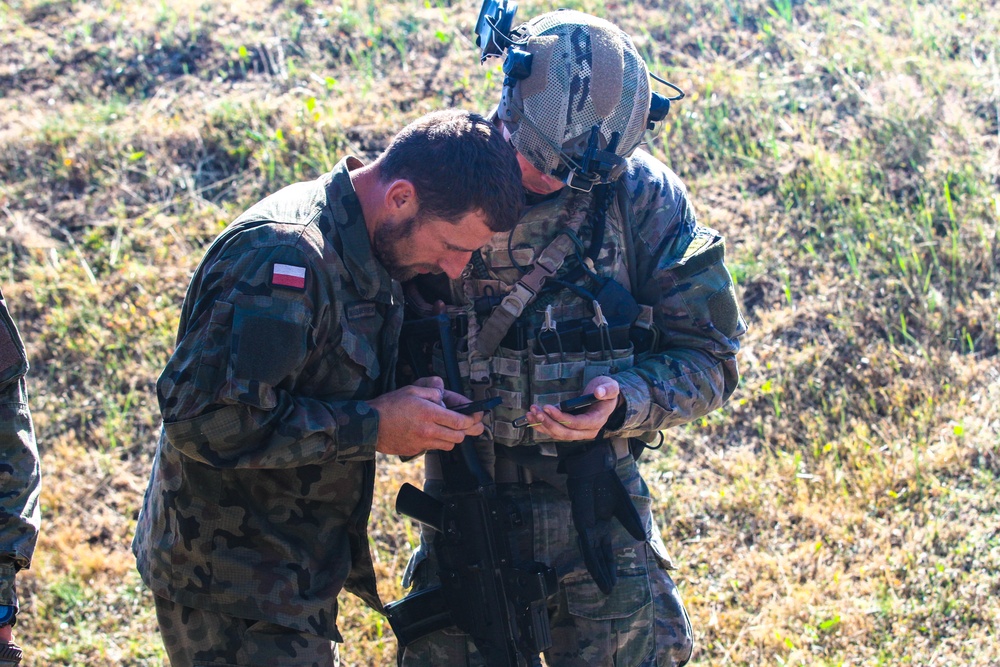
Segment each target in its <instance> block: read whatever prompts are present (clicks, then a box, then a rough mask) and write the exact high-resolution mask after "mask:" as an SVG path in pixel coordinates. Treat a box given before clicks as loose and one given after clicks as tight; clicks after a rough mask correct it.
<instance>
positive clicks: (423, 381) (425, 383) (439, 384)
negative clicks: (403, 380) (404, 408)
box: [413, 375, 452, 393]
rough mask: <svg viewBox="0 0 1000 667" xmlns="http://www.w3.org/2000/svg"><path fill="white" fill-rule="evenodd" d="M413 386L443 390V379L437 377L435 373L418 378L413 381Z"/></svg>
mask: <svg viewBox="0 0 1000 667" xmlns="http://www.w3.org/2000/svg"><path fill="white" fill-rule="evenodd" d="M413 386H415V387H428V388H430V389H438V390H440V391H444V380H442V379H441V378H439V377H438V376H437V375H430V376H428V377H425V378H419V379H418V380H417V381H416V382H414V383H413ZM448 393H452V392H448Z"/></svg>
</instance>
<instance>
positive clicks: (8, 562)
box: [0, 294, 41, 606]
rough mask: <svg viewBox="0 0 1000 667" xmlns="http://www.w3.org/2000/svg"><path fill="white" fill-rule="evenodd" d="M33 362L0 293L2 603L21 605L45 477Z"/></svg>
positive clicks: (0, 566)
mask: <svg viewBox="0 0 1000 667" xmlns="http://www.w3.org/2000/svg"><path fill="white" fill-rule="evenodd" d="M27 372H28V360H27V358H26V357H25V354H24V345H23V344H22V343H21V337H20V336H19V335H18V333H17V328H16V327H15V326H14V321H13V320H12V319H11V318H10V313H9V312H8V311H7V303H6V302H5V301H4V298H3V294H0V605H13V606H17V594H16V589H15V587H14V575H15V574H16V573H17V572H18V571H19V570H21V569H23V568H26V567H28V566H29V565H30V564H31V555H32V553H33V552H34V550H35V542H36V541H37V539H38V524H39V507H38V494H39V491H40V489H41V474H40V471H39V465H38V449H37V448H36V445H35V431H34V427H33V426H32V423H31V413H30V412H29V411H28V397H27V391H26V389H25V382H24V374H25V373H27Z"/></svg>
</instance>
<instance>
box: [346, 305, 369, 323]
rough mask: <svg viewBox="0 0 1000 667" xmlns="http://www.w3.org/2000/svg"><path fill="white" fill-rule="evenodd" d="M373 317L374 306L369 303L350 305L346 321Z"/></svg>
mask: <svg viewBox="0 0 1000 667" xmlns="http://www.w3.org/2000/svg"><path fill="white" fill-rule="evenodd" d="M374 316H375V304H374V303H372V302H370V301H363V302H361V303H352V304H351V305H349V306H348V307H347V319H349V320H350V321H352V322H356V321H357V320H361V319H364V318H366V317H374Z"/></svg>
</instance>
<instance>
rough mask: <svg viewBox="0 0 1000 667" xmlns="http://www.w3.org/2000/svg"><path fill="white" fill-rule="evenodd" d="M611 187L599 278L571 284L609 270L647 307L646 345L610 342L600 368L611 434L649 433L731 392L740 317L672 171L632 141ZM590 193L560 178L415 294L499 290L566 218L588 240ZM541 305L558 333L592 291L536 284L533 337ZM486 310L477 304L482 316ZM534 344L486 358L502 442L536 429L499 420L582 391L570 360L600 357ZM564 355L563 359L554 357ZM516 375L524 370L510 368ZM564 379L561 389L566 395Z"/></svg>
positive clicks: (721, 267) (449, 295)
mask: <svg viewBox="0 0 1000 667" xmlns="http://www.w3.org/2000/svg"><path fill="white" fill-rule="evenodd" d="M613 187H614V195H613V197H612V198H611V201H610V202H609V207H608V211H607V215H606V216H605V231H604V233H603V241H602V243H601V247H600V249H599V252H598V253H597V254H596V258H595V259H594V261H593V272H594V273H595V274H596V275H597V276H598V277H599V278H598V280H596V281H595V280H590V279H589V278H587V277H586V276H584V277H581V278H579V279H577V280H576V284H577V285H578V286H580V287H583V288H585V289H586V290H590V291H591V292H592V293H593V292H596V291H598V290H599V289H600V282H599V281H602V280H603V279H605V278H613V279H614V280H616V281H617V282H618V283H619V284H621V285H622V286H624V287H625V289H627V290H628V291H629V292H630V293H631V294H632V296H633V297H634V298H635V300H636V301H637V302H638V303H639V304H642V305H644V306H646V308H645V313H646V314H647V316H648V317H649V319H650V320H651V325H652V326H651V327H650V329H651V330H654V331H655V332H656V336H655V340H656V342H655V344H654V345H653V348H652V349H650V350H645V351H643V352H642V353H639V351H638V350H636V351H635V354H634V355H633V352H632V350H631V346H630V345H628V344H627V342H626V346H625V349H623V350H622V351H621V353H620V358H619V351H618V350H613V352H614V355H613V356H614V357H615V358H614V360H613V361H612V362H610V363H609V364H607V368H606V370H604V372H601V373H598V374H606V375H610V376H611V377H614V378H615V379H616V380H617V381H618V383H619V385H620V388H621V392H622V395H623V397H624V406H625V407H624V410H619V411H618V412H617V413H616V414H614V415H612V418H611V420H610V421H609V424H608V429H606V434H607V436H608V437H610V438H616V437H621V438H631V437H639V438H642V439H644V440H647V441H650V440H652V439H653V438H654V437H656V436H657V435H658V432H660V431H662V430H664V429H667V428H669V427H671V426H675V425H677V424H683V423H686V422H690V421H692V420H694V419H697V418H699V417H701V416H703V415H705V414H707V413H709V412H711V411H712V410H715V409H716V408H718V407H719V406H720V405H721V404H722V403H723V401H724V400H725V399H726V398H728V397H729V395H730V394H732V392H733V391H734V389H735V388H736V385H737V383H738V381H739V371H738V369H737V363H736V354H737V351H738V350H739V337H740V336H741V335H743V333H744V332H745V331H746V324H745V322H744V321H743V318H742V316H741V315H740V312H739V307H738V305H737V301H736V295H735V291H734V287H733V282H732V278H731V276H730V275H729V272H728V270H727V269H726V266H725V262H724V249H725V243H724V240H723V238H722V237H721V236H720V235H719V234H718V233H717V232H715V231H714V230H711V229H709V228H707V227H704V226H701V225H699V224H698V222H697V220H696V219H695V214H694V211H693V210H692V208H691V205H690V203H689V201H688V196H687V191H686V189H685V187H684V185H683V184H682V183H681V181H680V179H679V178H678V177H677V176H676V174H674V173H673V172H672V171H671V170H670V169H668V168H667V167H666V166H665V165H663V164H662V163H661V162H659V161H658V160H656V159H654V158H653V157H652V156H650V155H649V154H648V153H646V152H644V151H642V150H637V151H636V152H635V153H634V154H633V155H632V157H631V158H629V159H628V166H627V170H626V172H625V173H624V174H623V175H622V176H621V178H620V179H619V181H618V182H617V184H616V185H615V186H613ZM596 192H597V190H596V189H595V190H594V192H591V193H584V192H580V191H576V190H572V189H570V188H564V189H563V190H561V191H560V192H559V193H558V194H556V195H553V196H550V197H548V198H541V200H540V201H537V202H535V203H534V204H529V206H528V207H527V209H526V210H525V211H524V212H523V214H522V216H521V219H520V221H519V223H518V226H517V228H516V229H515V230H514V232H513V233H512V234H511V235H508V234H498V235H496V236H494V237H493V239H492V240H491V241H490V243H488V244H487V245H486V246H485V247H483V248H482V249H481V251H480V255H481V257H482V262H481V264H480V265H479V266H476V264H477V262H476V261H475V259H474V261H473V263H472V265H471V266H470V267H469V268H468V269H467V271H466V272H465V274H464V275H463V277H462V278H460V279H459V280H457V281H451V282H450V283H449V284H442V281H441V280H440V278H439V277H437V276H421V277H418V278H417V279H416V281H415V282H414V285H415V286H416V287H417V290H418V291H419V293H420V295H421V297H422V298H421V299H420V301H422V302H423V303H424V304H425V305H426V303H429V302H432V301H433V300H435V299H442V300H444V301H445V302H446V303H449V304H452V305H455V306H456V308H455V309H453V310H461V309H462V308H464V309H465V310H466V312H471V311H472V306H471V303H472V302H474V301H475V300H476V299H479V298H481V297H482V296H483V295H484V294H486V295H488V294H497V295H502V294H503V293H504V292H505V291H507V290H508V289H509V286H510V285H512V284H514V283H515V282H516V281H517V280H518V279H520V278H521V276H522V275H523V274H524V271H526V270H527V269H528V268H529V267H531V266H532V265H533V262H534V261H535V260H536V259H537V258H538V256H539V254H540V253H541V252H542V251H543V249H545V248H546V247H547V246H548V245H549V244H550V243H551V242H552V241H553V240H554V239H555V238H556V237H557V236H559V235H560V234H562V233H564V232H565V231H566V230H567V229H572V228H574V226H575V227H576V228H577V231H576V232H575V233H576V235H577V237H578V238H579V239H580V242H581V245H582V246H584V247H589V242H590V240H591V237H592V235H594V230H593V214H592V211H593V209H594V201H593V200H594V197H595V196H596ZM573 264H577V265H579V264H580V262H579V261H578V260H576V259H574V258H573V257H572V256H571V257H570V258H569V259H568V260H567V262H566V263H565V264H564V265H563V268H562V269H561V270H560V271H559V272H558V273H557V274H556V277H557V278H561V277H563V276H564V274H565V273H566V272H567V271H568V270H570V269H571V268H572V265H573ZM408 289H412V287H411V286H408ZM548 305H551V306H552V313H553V315H554V319H555V320H556V324H557V331H560V332H565V331H566V329H567V328H568V327H567V325H569V324H570V323H574V322H576V323H579V322H581V321H582V322H586V321H587V320H588V319H589V318H593V317H594V314H595V312H594V309H593V306H592V299H591V298H587V297H586V296H581V290H576V291H573V290H570V289H563V288H560V289H557V290H555V291H543V292H542V293H541V294H540V295H539V297H538V298H537V299H536V301H535V302H534V303H533V304H531V305H529V306H528V308H526V309H525V311H524V312H523V314H522V315H521V316H520V318H519V320H521V321H523V324H525V325H526V326H525V330H526V331H527V332H528V339H529V346H530V345H531V343H530V341H531V340H532V337H534V336H535V335H536V333H537V332H538V330H539V327H540V326H541V325H542V324H543V317H544V313H545V308H544V307H545V306H548ZM485 319H486V318H485V317H483V316H482V315H480V316H479V317H478V319H477V321H478V324H479V325H482V324H483V322H484V321H485ZM515 326H516V325H515ZM476 328H477V327H475V326H470V327H469V329H470V332H471V333H470V341H469V349H473V348H474V347H475V346H474V344H473V343H474V342H473V341H472V340H471V337H473V336H475V335H476V333H475V332H476ZM480 328H481V327H480ZM612 347H613V346H612ZM537 348H538V345H537V340H536V341H535V345H534V346H533V347H532V353H531V354H528V353H522V354H521V356H520V358H518V357H517V356H516V355H514V354H512V353H511V352H510V351H509V350H505V348H504V347H503V346H501V347H500V348H499V350H498V352H497V353H496V356H495V357H494V358H492V359H490V360H488V362H487V365H488V366H489V368H490V369H491V373H492V385H493V389H494V392H497V393H498V394H499V395H501V396H503V397H504V406H503V407H501V408H497V409H496V410H495V411H494V420H495V422H494V433H495V436H496V439H497V442H499V443H503V444H507V445H514V444H518V445H527V444H532V443H533V442H534V443H538V442H539V441H540V440H544V438H539V439H538V440H536V438H537V437H538V436H536V434H534V433H533V432H531V429H517V430H514V429H511V428H509V422H506V421H504V420H506V419H510V418H513V417H515V416H517V415H519V414H523V413H524V411H525V410H527V408H528V406H529V405H530V403H531V402H539V403H546V402H555V400H562V398H564V397H568V396H569V395H577V394H579V393H580V390H581V389H582V388H583V386H584V382H583V381H582V379H581V378H573V379H570V378H569V375H568V374H567V373H568V371H569V370H571V369H574V368H575V369H579V368H580V367H582V366H584V365H588V364H591V363H592V362H591V359H593V358H596V357H599V356H600V355H599V354H596V353H591V352H589V351H588V352H584V351H582V350H581V351H580V352H579V353H578V354H577V355H576V356H574V355H573V354H568V353H567V354H557V352H558V351H557V350H556V349H555V347H554V346H552V345H551V344H550V346H549V349H548V350H547V352H548V354H547V355H540V354H538V352H539V350H538V349H537ZM560 359H561V360H562V363H555V364H554V363H553V360H555V361H557V362H558V361H559V360H560ZM577 359H579V361H577ZM511 362H513V363H511ZM476 363H477V361H476V359H475V353H472V354H470V358H469V360H468V366H466V368H467V369H469V368H471V369H473V370H472V371H470V372H473V373H474V372H475V371H474V369H475V367H476ZM543 364H544V365H545V367H544V368H542V365H543ZM588 370H591V371H592V370H593V369H588ZM563 371H567V372H565V373H564V372H563ZM584 372H586V371H584ZM518 374H519V375H520V379H518V378H517V377H511V376H512V375H518ZM529 374H530V377H529ZM540 378H542V379H541V380H540ZM560 389H563V390H569V391H568V392H563V393H565V394H566V396H563V395H562V394H560V393H559V390H560ZM511 397H514V398H513V399H512V398H511ZM539 397H541V398H542V399H543V400H538V399H539ZM546 399H552V400H546ZM512 401H514V403H513V404H512ZM540 444H541V446H542V452H543V453H545V452H547V453H549V454H554V453H555V448H554V447H549V446H547V444H546V443H544V442H541V443H540Z"/></svg>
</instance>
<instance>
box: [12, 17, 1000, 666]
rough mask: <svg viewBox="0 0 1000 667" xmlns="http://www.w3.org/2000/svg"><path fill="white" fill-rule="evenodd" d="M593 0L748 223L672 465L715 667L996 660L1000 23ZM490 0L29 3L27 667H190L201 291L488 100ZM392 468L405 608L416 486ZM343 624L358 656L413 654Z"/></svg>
mask: <svg viewBox="0 0 1000 667" xmlns="http://www.w3.org/2000/svg"><path fill="white" fill-rule="evenodd" d="M564 6H568V7H572V8H577V9H582V10H585V11H590V12H593V13H596V14H598V15H601V16H605V17H607V18H609V19H611V20H613V21H615V22H617V23H619V24H620V25H621V26H622V27H623V28H625V29H626V30H628V31H629V32H630V33H631V34H633V35H634V36H635V40H636V43H637V45H638V46H639V48H640V49H641V50H642V52H643V54H644V55H645V57H646V59H647V62H648V63H649V64H650V65H651V68H652V70H653V71H654V72H657V73H658V74H660V75H661V76H665V77H668V78H670V79H671V80H672V81H674V82H676V83H677V84H678V85H680V86H681V87H682V88H683V89H684V90H685V91H687V93H688V96H687V98H686V99H685V100H683V101H682V102H680V103H678V104H677V105H676V106H675V109H674V111H673V112H672V113H671V115H670V117H669V122H668V124H667V126H666V127H665V128H663V130H662V132H661V133H660V134H659V135H658V136H655V137H650V138H649V145H648V148H649V150H650V151H651V152H653V153H654V154H655V155H656V156H657V157H659V158H661V159H663V160H664V161H666V162H667V163H668V164H669V165H670V166H671V167H672V168H673V169H674V170H675V171H677V172H678V174H680V175H681V177H682V178H683V179H684V180H685V181H686V183H687V185H688V187H689V189H690V191H691V193H692V198H693V200H694V202H695V205H696V208H697V211H698V214H699V216H700V218H701V219H702V220H703V221H704V222H706V223H707V224H709V225H711V226H712V227H714V228H716V229H718V230H720V231H721V232H723V233H724V234H725V235H726V236H727V238H728V241H729V263H730V267H731V269H732V271H733V273H734V276H735V277H736V279H737V280H738V282H739V287H740V293H741V295H742V299H743V305H744V309H745V314H746V317H747V319H748V321H749V323H750V326H751V329H750V332H749V334H748V335H747V336H746V338H745V347H744V350H743V352H742V355H741V357H742V361H741V368H742V371H743V379H742V382H741V385H740V387H739V389H738V390H737V392H736V394H735V395H734V397H733V399H732V400H731V401H730V402H729V403H728V405H727V406H725V407H724V408H723V409H721V410H719V411H718V412H716V413H714V414H712V415H710V416H708V417H706V418H705V419H702V420H700V421H699V422H698V423H694V424H691V425H689V426H688V427H686V428H682V429H677V430H675V431H672V432H670V433H669V434H668V443H669V445H668V446H667V447H665V448H664V449H663V450H661V451H659V452H653V453H651V454H650V455H649V456H648V457H647V458H645V459H644V461H643V465H644V467H645V472H646V474H647V476H648V478H649V480H650V482H651V486H652V487H653V488H654V493H655V496H656V498H657V499H658V503H659V504H658V506H657V511H658V512H659V514H660V517H661V525H662V527H663V530H664V540H665V542H666V543H667V545H668V547H669V548H670V549H671V550H672V552H673V555H674V557H675V559H676V560H677V562H678V565H679V569H678V571H677V572H676V573H675V575H676V576H675V578H676V581H677V583H678V586H679V587H680V589H681V592H682V594H683V596H684V598H685V599H686V601H687V604H688V609H689V611H690V613H691V616H692V621H693V623H694V626H695V630H696V639H697V650H696V654H695V659H694V661H693V664H696V665H730V664H732V665H761V666H767V665H830V666H832V665H852V666H856V665H910V664H912V665H982V666H986V665H997V664H1000V642H998V640H997V637H998V634H1000V528H998V526H1000V355H998V346H1000V320H998V317H1000V295H998V285H1000V268H998V265H1000V231H998V229H1000V226H998V221H1000V156H998V150H1000V148H998V147H1000V61H998V58H1000V37H998V35H1000V9H998V8H997V7H996V5H995V3H991V2H975V1H972V0H969V1H965V0H945V1H943V2H930V1H923V0H920V1H918V0H914V1H910V2H895V3H889V6H886V3H883V2H877V1H876V0H831V1H830V2H820V1H819V0H806V1H804V2H802V1H799V0H717V1H715V0H689V1H688V2H683V3H675V2H671V3H667V2H663V1H662V0H650V1H649V2H641V3H624V2H610V3H601V2H597V1H596V0H569V1H568V2H566V3H565V4H564ZM478 8H479V6H478V4H473V3H472V2H471V1H466V0H463V2H461V3H452V4H448V3H446V2H439V0H424V1H420V2H418V1H416V0H405V1H402V2H388V1H386V2H375V1H374V0H344V1H343V2H341V3H337V4H328V3H325V2H321V1H320V0H299V1H298V2H289V3H283V2H277V1H275V2H264V1H262V0H244V1H242V2H232V3H228V2H223V3H218V2H216V3H208V2H205V3H201V2H196V1H193V0H171V1H169V2H168V1H167V0H161V1H159V2H152V3H143V2H139V1H138V0H115V1H111V0H107V1H103V2H98V1H89V2H87V1H82V0H0V286H2V289H3V291H4V294H5V295H6V296H7V299H8V302H9V303H10V304H11V307H12V309H13V314H14V317H15V319H16V320H17V321H18V323H19V325H20V327H21V331H22V334H23V336H24V338H25V340H26V344H27V347H28V351H29V355H30V360H31V363H32V372H31V376H30V391H31V395H32V409H33V412H34V416H35V420H36V426H37V431H38V439H39V445H40V449H41V452H42V456H43V470H44V474H45V480H44V481H45V488H44V493H43V511H44V521H45V523H44V532H43V535H42V537H41V539H40V542H39V545H38V550H37V552H36V554H35V561H34V565H33V567H32V569H31V570H30V572H29V573H27V574H26V576H22V577H21V579H20V581H21V585H20V587H21V591H22V599H23V602H24V604H25V610H24V613H23V617H22V618H23V623H22V624H20V625H19V626H18V628H17V630H18V637H19V639H20V641H21V642H22V643H23V644H24V645H25V647H26V648H27V652H28V658H27V659H26V664H27V665H159V664H161V663H162V660H163V658H162V647H161V646H160V642H159V637H158V635H157V633H156V628H155V620H154V618H153V615H152V613H151V608H150V598H149V594H148V593H147V592H146V591H145V589H144V588H143V587H142V585H141V583H140V581H139V579H138V576H137V575H136V574H135V573H134V562H133V559H132V557H131V555H130V553H129V550H128V545H129V542H130V540H131V534H132V531H133V530H134V525H135V518H136V513H137V511H138V508H139V506H140V503H141V497H142V492H143V490H144V488H145V484H146V479H147V475H148V472H149V465H150V460H151V454H152V451H153V449H154V445H155V435H156V431H157V428H158V425H157V420H158V415H157V410H156V402H155V397H154V393H153V385H154V382H155V379H156V377H157V375H158V374H159V372H160V370H161V368H162V366H163V364H164V362H165V360H166V358H167V356H168V355H169V353H170V351H171V347H172V341H173V335H174V332H175V328H176V325H177V319H178V316H179V311H180V304H181V301H182V299H183V296H184V291H185V288H186V286H187V281H188V278H189V276H190V274H191V272H192V270H193V269H194V267H195V266H196V264H197V262H198V260H199V259H200V257H201V255H202V253H203V251H204V249H205V246H206V244H207V243H208V242H209V241H210V240H211V239H212V238H213V237H214V236H215V234H217V233H218V231H219V230H220V229H221V228H222V227H223V226H225V224H226V223H227V222H228V221H229V220H231V219H232V218H234V217H235V216H236V215H237V214H238V213H239V212H240V211H241V210H242V209H243V208H245V207H246V206H248V205H249V204H251V203H253V202H254V201H256V200H257V199H258V198H260V197H261V196H263V195H265V194H267V193H269V192H272V191H274V190H276V189H278V188H279V187H281V186H283V185H285V184H287V183H289V182H292V181H295V180H301V179H308V178H313V177H315V176H316V175H318V174H320V173H322V172H324V171H326V170H328V169H329V168H331V167H332V166H333V165H334V164H335V163H336V161H337V160H338V159H339V157H340V156H342V155H344V154H347V153H353V154H355V155H358V156H361V157H363V158H370V157H372V156H374V155H376V154H377V153H378V152H379V151H380V150H381V149H382V148H383V147H384V146H385V144H386V142H387V139H388V138H389V137H390V136H391V135H392V133H393V132H394V131H395V130H396V129H398V128H399V127H401V126H402V125H404V124H405V123H406V122H408V121H409V120H412V119H414V118H416V117H417V116H419V115H421V114H422V113H424V112H427V111H430V110H433V109H438V108H444V107H450V106H461V107H466V108H471V109H476V110H481V111H486V110H488V108H489V106H490V105H491V103H492V102H493V101H494V100H496V99H497V98H498V93H499V84H500V80H501V78H502V75H501V74H500V72H499V68H498V64H497V63H491V64H490V66H485V67H481V66H480V65H479V63H478V54H477V52H476V51H475V49H474V46H473V44H472V42H471V40H470V35H471V34H472V25H473V22H474V20H475V18H476V15H477V12H478ZM553 8H555V6H553V5H548V4H546V3H543V2H539V1H537V0H526V1H525V2H523V3H522V5H521V8H520V11H519V21H523V20H526V19H527V18H530V17H532V16H534V15H536V14H538V13H540V12H542V11H547V10H549V9H553ZM664 92H665V91H664ZM380 470H381V474H380V476H379V479H378V487H377V490H376V495H377V498H378V500H377V503H376V506H375V508H374V511H373V527H372V538H373V546H374V548H375V550H376V551H377V553H378V558H379V563H378V567H379V571H380V574H381V575H382V581H381V584H380V585H381V591H382V593H383V597H384V598H385V599H387V600H388V599H395V598H397V597H399V596H400V595H401V594H402V591H401V590H400V588H399V584H398V580H399V576H400V574H401V572H402V567H403V565H404V564H405V558H406V554H407V552H408V550H409V548H410V547H411V546H412V545H413V544H414V541H415V531H414V529H413V528H412V527H411V526H410V525H409V523H408V522H406V521H402V520H401V519H400V518H398V517H396V516H394V514H393V511H392V502H393V499H394V497H395V492H396V489H397V488H398V486H399V484H400V483H401V482H402V481H404V480H410V481H413V480H415V479H416V478H417V477H418V470H417V468H416V466H414V465H412V464H410V465H406V464H399V463H396V462H391V461H384V462H382V465H381V468H380ZM343 601H344V609H343V616H342V627H343V628H344V630H345V633H344V634H345V636H346V638H347V644H346V645H345V646H344V647H343V652H342V655H343V659H344V664H345V665H349V666H357V665H388V664H394V663H393V662H392V661H393V655H394V644H393V640H392V637H391V632H390V630H389V628H388V625H386V624H384V623H383V622H382V620H381V619H380V618H379V617H378V615H376V614H374V613H373V612H371V611H369V610H366V609H364V608H363V607H362V606H361V605H359V604H357V602H356V601H355V600H354V599H349V598H347V597H346V596H345V597H344V598H343Z"/></svg>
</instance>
